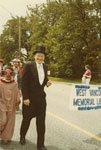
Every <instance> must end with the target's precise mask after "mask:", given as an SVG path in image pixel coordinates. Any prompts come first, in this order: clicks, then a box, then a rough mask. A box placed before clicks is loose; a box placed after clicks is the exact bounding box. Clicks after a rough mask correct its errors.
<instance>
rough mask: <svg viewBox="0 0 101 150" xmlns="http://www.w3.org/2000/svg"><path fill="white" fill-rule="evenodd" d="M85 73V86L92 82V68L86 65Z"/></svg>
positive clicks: (83, 78) (83, 79) (83, 81)
mask: <svg viewBox="0 0 101 150" xmlns="http://www.w3.org/2000/svg"><path fill="white" fill-rule="evenodd" d="M85 70H86V71H85V73H84V74H83V77H82V83H83V84H89V83H90V80H91V67H90V65H85Z"/></svg>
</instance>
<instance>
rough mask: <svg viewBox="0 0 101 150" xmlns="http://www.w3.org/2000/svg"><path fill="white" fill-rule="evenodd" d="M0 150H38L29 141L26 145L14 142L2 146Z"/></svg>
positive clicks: (0, 145)
mask: <svg viewBox="0 0 101 150" xmlns="http://www.w3.org/2000/svg"><path fill="white" fill-rule="evenodd" d="M0 143H1V142H0ZM0 148H2V149H0V150H36V145H35V144H33V143H32V142H30V141H28V140H27V143H26V144H25V145H21V144H20V143H19V141H12V142H11V143H9V144H7V145H2V144H0Z"/></svg>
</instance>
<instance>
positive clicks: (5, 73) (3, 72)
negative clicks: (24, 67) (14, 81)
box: [1, 71, 16, 76]
mask: <svg viewBox="0 0 101 150" xmlns="http://www.w3.org/2000/svg"><path fill="white" fill-rule="evenodd" d="M7 74H9V75H11V76H14V75H15V74H16V73H15V72H14V71H12V72H6V71H1V75H7Z"/></svg>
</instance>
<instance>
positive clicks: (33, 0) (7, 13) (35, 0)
mask: <svg viewBox="0 0 101 150" xmlns="http://www.w3.org/2000/svg"><path fill="white" fill-rule="evenodd" d="M45 2H46V0H0V33H2V30H3V25H5V24H6V22H7V20H9V19H11V15H13V16H25V15H26V11H27V5H31V6H32V7H34V6H35V5H36V4H38V5H40V4H42V3H45Z"/></svg>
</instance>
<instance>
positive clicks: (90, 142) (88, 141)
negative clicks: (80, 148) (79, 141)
mask: <svg viewBox="0 0 101 150" xmlns="http://www.w3.org/2000/svg"><path fill="white" fill-rule="evenodd" d="M97 136H98V137H99V138H101V133H100V134H98V135H97ZM84 142H85V143H88V144H91V145H96V146H98V147H101V141H98V140H96V139H94V138H90V139H87V140H85V141H84Z"/></svg>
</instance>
